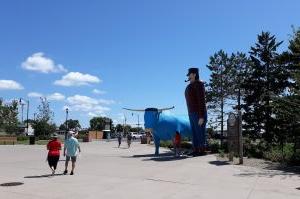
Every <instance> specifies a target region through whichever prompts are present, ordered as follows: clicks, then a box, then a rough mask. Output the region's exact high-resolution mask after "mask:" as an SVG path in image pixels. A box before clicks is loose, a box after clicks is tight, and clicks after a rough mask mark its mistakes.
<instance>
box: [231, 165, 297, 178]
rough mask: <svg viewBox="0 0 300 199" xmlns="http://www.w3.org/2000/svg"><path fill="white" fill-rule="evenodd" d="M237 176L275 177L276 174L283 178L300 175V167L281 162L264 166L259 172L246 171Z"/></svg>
mask: <svg viewBox="0 0 300 199" xmlns="http://www.w3.org/2000/svg"><path fill="white" fill-rule="evenodd" d="M235 176H239V177H255V176H259V177H269V178H273V177H275V176H281V177H282V179H285V178H289V177H294V176H299V177H300V167H299V166H293V167H288V166H284V165H280V164H272V163H270V164H269V165H267V166H265V167H263V168H262V169H261V170H260V171H257V172H253V171H252V172H244V173H240V174H237V175H235Z"/></svg>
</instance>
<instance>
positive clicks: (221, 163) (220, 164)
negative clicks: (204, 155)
mask: <svg viewBox="0 0 300 199" xmlns="http://www.w3.org/2000/svg"><path fill="white" fill-rule="evenodd" d="M208 163H209V164H213V165H216V166H225V165H230V163H229V162H228V161H220V160H216V161H210V162H208Z"/></svg>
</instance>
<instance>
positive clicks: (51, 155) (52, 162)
mask: <svg viewBox="0 0 300 199" xmlns="http://www.w3.org/2000/svg"><path fill="white" fill-rule="evenodd" d="M47 150H48V156H47V160H48V164H49V167H50V169H51V171H52V175H54V174H55V171H56V168H57V163H58V161H59V157H60V150H61V142H60V141H59V140H58V136H57V134H56V133H54V134H53V135H52V136H51V140H50V141H49V142H48V144H47Z"/></svg>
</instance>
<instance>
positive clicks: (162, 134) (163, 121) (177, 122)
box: [126, 107, 192, 155]
mask: <svg viewBox="0 0 300 199" xmlns="http://www.w3.org/2000/svg"><path fill="white" fill-rule="evenodd" d="M173 108H174V107H171V108H166V109H157V108H147V109H145V110H132V109H126V110H132V111H144V112H145V113H144V121H145V129H146V130H150V131H151V132H152V135H153V139H154V144H155V155H158V154H159V146H160V141H161V140H172V139H173V138H174V136H175V133H176V132H179V133H180V135H181V137H192V131H191V126H190V122H189V118H188V117H175V116H173V115H168V114H164V113H163V111H164V110H170V109H173Z"/></svg>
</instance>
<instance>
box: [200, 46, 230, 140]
mask: <svg viewBox="0 0 300 199" xmlns="http://www.w3.org/2000/svg"><path fill="white" fill-rule="evenodd" d="M209 59H210V61H209V64H208V65H207V68H208V69H209V70H210V71H211V75H210V80H209V83H208V84H207V85H206V101H207V104H208V109H209V110H210V111H208V112H209V113H210V118H214V119H215V121H210V123H214V124H215V125H213V126H214V128H220V129H221V134H222V135H223V131H224V116H225V114H226V110H225V107H226V104H227V103H228V102H229V99H230V98H231V95H232V87H231V82H232V81H231V80H230V77H231V76H230V75H229V73H230V72H231V68H230V67H231V65H230V59H229V57H228V55H227V53H225V52H224V51H223V50H220V51H218V52H217V53H215V54H214V55H213V56H211V57H210V58H209ZM212 113H213V115H212Z"/></svg>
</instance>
